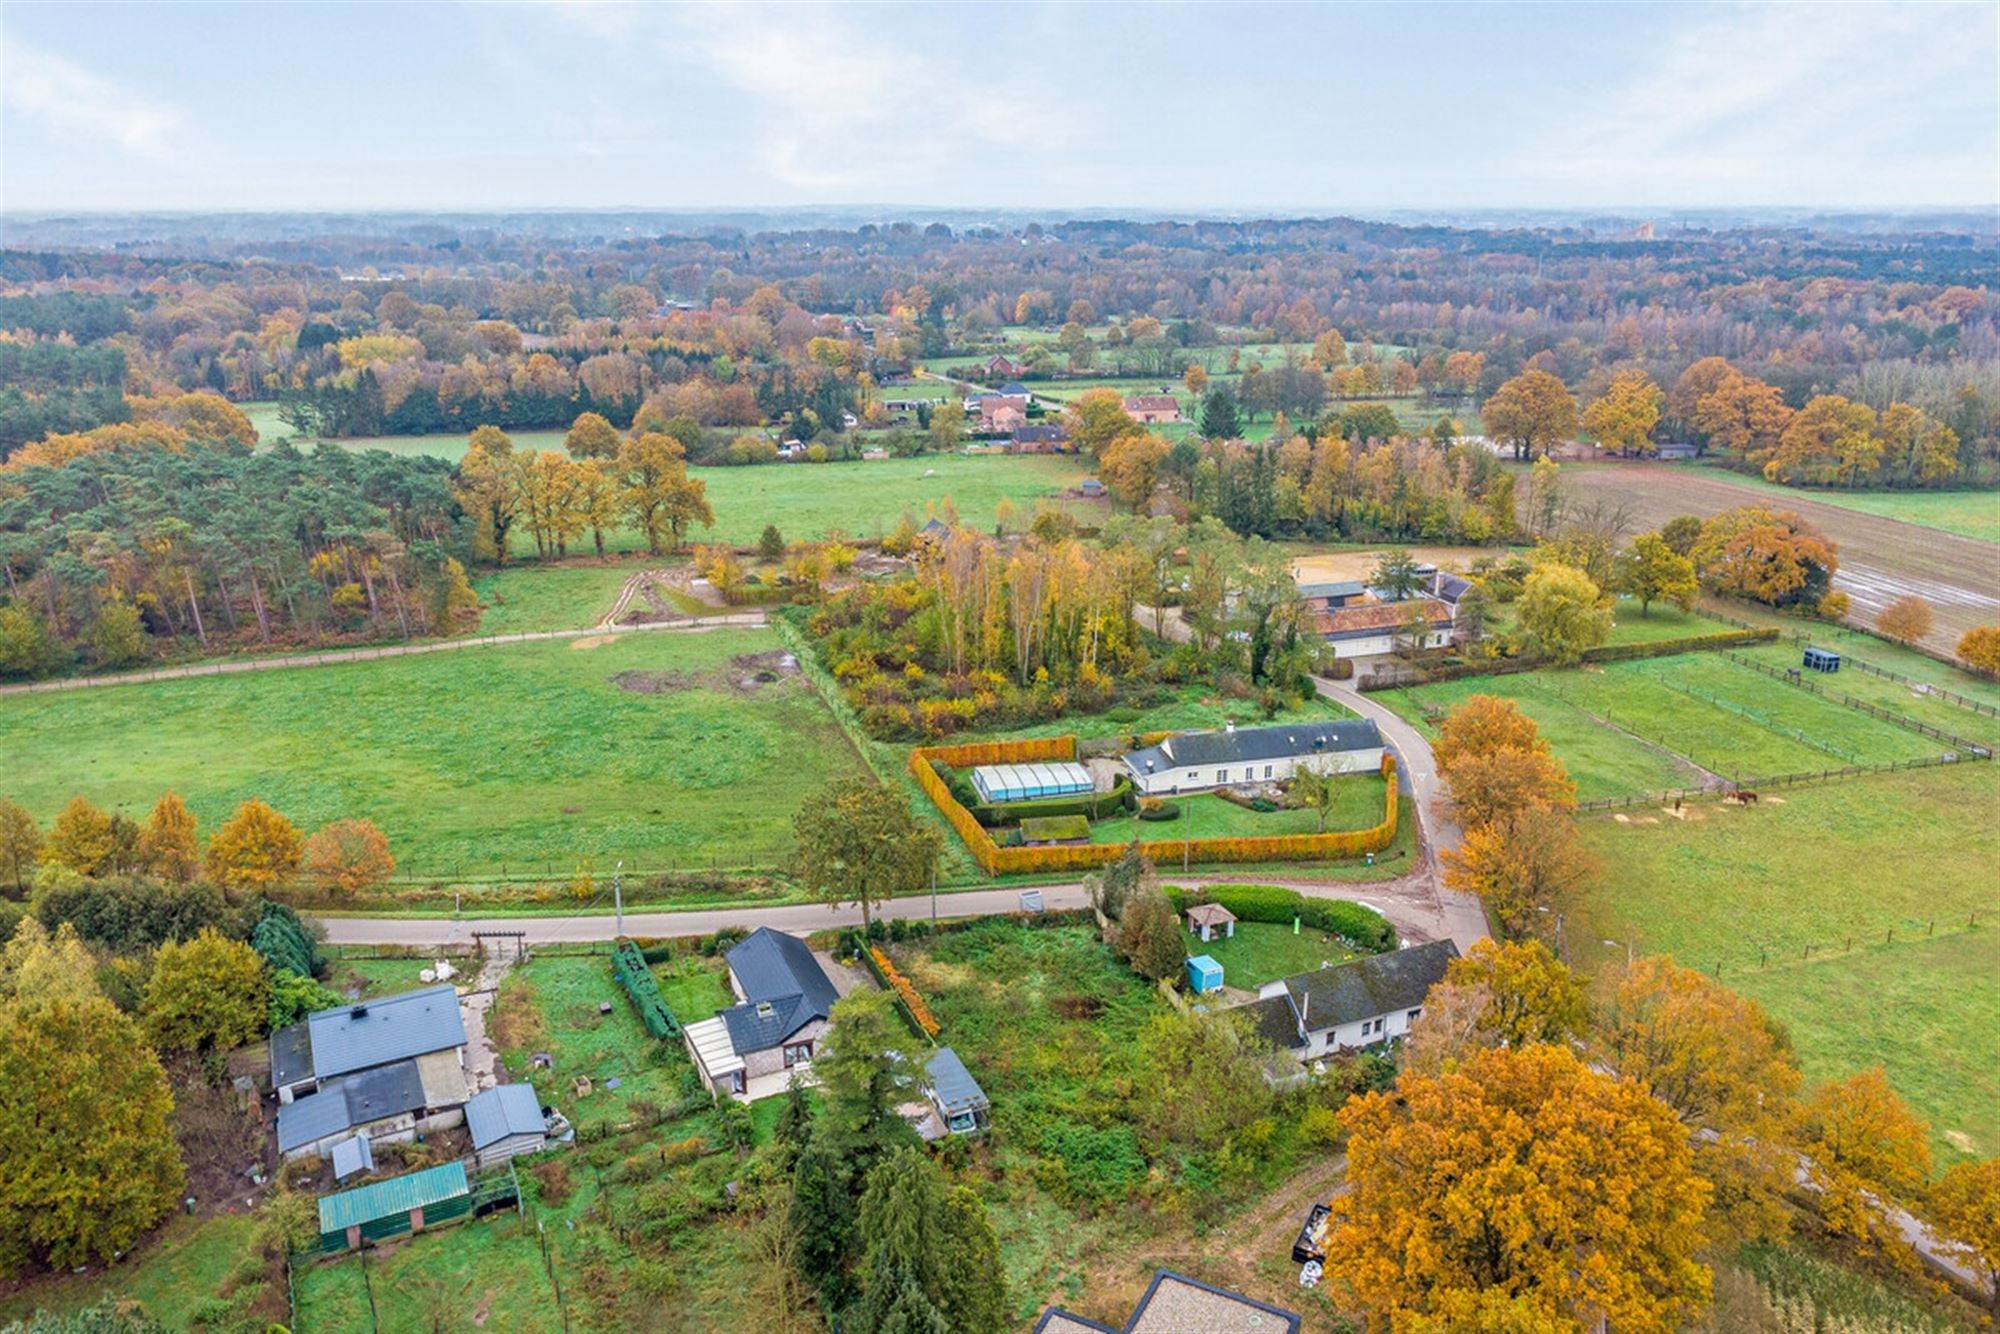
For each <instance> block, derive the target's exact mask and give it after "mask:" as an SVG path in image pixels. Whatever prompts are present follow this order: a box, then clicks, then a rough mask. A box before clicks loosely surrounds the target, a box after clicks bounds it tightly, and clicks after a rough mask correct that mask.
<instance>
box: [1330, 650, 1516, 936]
mask: <svg viewBox="0 0 2000 1334" xmlns="http://www.w3.org/2000/svg"><path fill="white" fill-rule="evenodd" d="M1313 682H1314V684H1315V685H1317V686H1318V687H1319V693H1320V694H1322V695H1324V696H1326V697H1327V698H1328V699H1330V700H1333V701H1335V702H1336V703H1338V704H1341V705H1343V706H1345V707H1346V708H1349V709H1352V710H1353V711H1354V712H1356V713H1358V714H1360V715H1361V716H1362V717H1363V718H1368V719H1372V720H1373V721H1374V723H1375V725H1376V726H1377V727H1378V728H1380V729H1381V730H1382V737H1383V739H1384V740H1386V741H1387V742H1388V743H1389V744H1390V746H1392V747H1393V748H1394V749H1395V751H1396V771H1397V776H1398V780H1399V781H1400V783H1401V785H1402V788H1403V791H1404V792H1406V793H1408V794H1409V796H1410V799H1411V800H1412V801H1413V802H1415V803H1416V807H1417V828H1418V830H1419V831H1420V832H1421V834H1422V835H1423V840H1422V841H1423V854H1422V855H1423V858H1424V860H1425V862H1426V863H1427V864H1428V866H1429V870H1430V874H1431V877H1432V880H1433V883H1434V884H1435V885H1436V889H1437V901H1438V905H1439V910H1440V911H1441V912H1442V913H1443V916H1444V921H1445V925H1446V929H1447V930H1448V931H1449V933H1450V935H1451V938H1452V939H1453V940H1455V941H1457V942H1458V948H1459V952H1460V953H1461V954H1462V953H1465V952H1466V951H1468V950H1470V949H1471V948H1472V946H1473V944H1474V943H1475V942H1477V941H1479V940H1482V939H1484V938H1485V936H1486V911H1485V909H1483V908H1482V907H1480V905H1479V900H1478V899H1476V898H1474V897H1473V896H1472V895H1470V894H1459V893H1456V892H1454V891H1452V890H1450V889H1447V888H1445V884H1444V876H1443V869H1444V868H1443V867H1442V865H1440V863H1439V861H1438V854H1439V853H1440V852H1444V851H1451V850H1456V849H1457V848H1458V846H1459V845H1460V844H1461V843H1463V842H1464V841H1465V836H1464V834H1463V832H1462V831H1460V829H1459V827H1458V826H1457V825H1456V824H1454V823H1452V821H1451V820H1450V819H1449V818H1448V817H1447V816H1446V815H1445V814H1444V812H1443V810H1442V809H1441V808H1440V805H1439V801H1438V798H1439V797H1440V796H1441V795H1442V794H1443V791H1444V780H1442V779H1440V778H1439V777H1438V772H1437V757H1436V756H1434V755H1432V754H1431V743H1430V742H1429V741H1428V740H1426V739H1425V738H1424V734H1423V733H1422V732H1419V731H1418V730H1417V729H1416V728H1414V727H1412V726H1410V725H1409V724H1408V723H1406V722H1404V721H1403V720H1402V719H1401V718H1399V717H1397V716H1396V714H1395V713H1394V712H1392V711H1391V710H1390V709H1388V708H1386V707H1385V706H1383V705H1382V704H1380V703H1378V702H1376V701H1375V700H1372V699H1370V698H1368V696H1366V695H1364V694H1362V693H1361V691H1360V690H1359V689H1358V688H1357V687H1356V686H1355V685H1354V683H1353V682H1351V681H1330V680H1328V679H1326V678H1325V677H1314V678H1313Z"/></svg>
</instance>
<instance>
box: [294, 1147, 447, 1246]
mask: <svg viewBox="0 0 2000 1334" xmlns="http://www.w3.org/2000/svg"><path fill="white" fill-rule="evenodd" d="M471 1212H472V1183H471V1182H469V1181H467V1180H466V1176H465V1164H464V1163H445V1164H444V1165H443V1166H441V1167H429V1168H425V1169H424V1170H423V1171H421V1172H412V1173H410V1174H409V1175H407V1176H400V1177H390V1178H389V1179H388V1180H387V1181H373V1182H370V1183H369V1184H367V1185H365V1186H356V1187H355V1188H354V1189H353V1190H343V1191H336V1192H335V1193H334V1194H332V1195H327V1196H323V1197H321V1199H320V1202H319V1245H320V1250H321V1251H323V1252H325V1253H326V1254H328V1255H331V1254H334V1253H335V1252H338V1251H352V1250H359V1249H360V1248H361V1246H362V1245H363V1244H365V1243H367V1242H371V1241H382V1240H385V1239H386V1238H389V1237H397V1236H401V1235H402V1234H403V1233H405V1232H421V1231H423V1230H424V1229H425V1228H427V1227H436V1226H437V1225H438V1224H439V1223H443V1222H447V1221H450V1220H452V1219H456V1218H464V1217H465V1216H466V1215H468V1214H470V1213H471Z"/></svg>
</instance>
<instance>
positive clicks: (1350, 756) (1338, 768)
mask: <svg viewBox="0 0 2000 1334" xmlns="http://www.w3.org/2000/svg"><path fill="white" fill-rule="evenodd" d="M1299 769H1312V770H1316V771H1317V772H1319V773H1326V774H1372V773H1380V772H1381V771H1382V747H1380V746H1370V747H1368V748H1366V749H1364V750H1335V751H1322V752H1320V753H1318V754H1314V755H1287V756H1281V757H1279V758H1277V759H1270V760H1258V761H1256V762H1255V763H1246V762H1244V761H1241V760H1238V761H1235V762H1233V763H1230V764H1201V765H1187V766H1184V767H1182V768H1177V769H1162V770H1160V771H1159V772H1157V773H1150V774H1142V773H1134V774H1133V775H1132V781H1133V783H1134V785H1135V786H1137V787H1138V789H1139V790H1140V791H1141V792H1144V793H1146V794H1147V795H1148V796H1157V795H1161V794H1170V793H1174V792H1206V791H1209V790H1211V789H1213V788H1218V787H1242V786H1245V785H1247V784H1250V783H1275V782H1277V781H1278V780H1280V779H1284V778H1290V777H1291V776H1292V774H1293V773H1294V772H1296V771H1297V770H1299Z"/></svg>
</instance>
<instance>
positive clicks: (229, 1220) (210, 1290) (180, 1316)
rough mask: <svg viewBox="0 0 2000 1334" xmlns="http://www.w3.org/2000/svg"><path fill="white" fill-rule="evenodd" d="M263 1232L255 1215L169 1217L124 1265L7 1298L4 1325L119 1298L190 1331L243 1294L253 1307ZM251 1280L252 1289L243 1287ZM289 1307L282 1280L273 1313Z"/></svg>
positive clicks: (1, 1306)
mask: <svg viewBox="0 0 2000 1334" xmlns="http://www.w3.org/2000/svg"><path fill="white" fill-rule="evenodd" d="M258 1231H259V1224H258V1222H257V1220H256V1219H255V1218H253V1217H252V1216H250V1215H249V1214H217V1215H214V1216H212V1217H209V1218H203V1219H193V1218H188V1217H186V1216H185V1215H182V1216H178V1217H169V1219H168V1221H167V1223H166V1225H165V1226H164V1227H163V1228H161V1229H160V1231H158V1232H157V1233H154V1234H153V1235H152V1236H150V1237H149V1238H147V1239H146V1240H145V1241H142V1242H141V1243H140V1244H139V1248H138V1250H137V1252H136V1253H135V1254H134V1255H132V1256H130V1257H128V1258H127V1259H126V1260H125V1261H124V1262H123V1263H121V1264H118V1265H115V1266H112V1267H110V1268H105V1267H103V1266H101V1265H93V1266H91V1267H90V1268H89V1269H88V1270H87V1271H85V1272H84V1273H81V1274H63V1275H61V1276H59V1277H51V1278H46V1279H43V1280H40V1281H38V1282H36V1283H34V1284H32V1285H30V1286H28V1287H26V1288H24V1289H22V1290H21V1291H19V1292H12V1293H5V1294H0V1322H5V1321H12V1320H17V1319H25V1318H27V1317H28V1316H30V1315H32V1314H33V1313H34V1312H35V1311H36V1310H43V1311H51V1312H68V1311H75V1310H78V1309H80V1308H83V1307H86V1306H91V1305H94V1304H95V1303H96V1302H97V1301H99V1300H100V1299H101V1298H103V1297H105V1296H106V1295H112V1296H117V1297H122V1298H130V1299H132V1300H134V1301H137V1302H139V1303H140V1304H142V1305H143V1306H144V1307H145V1308H146V1313H147V1314H148V1315H150V1316H152V1317H153V1318H154V1319H155V1320H158V1321H159V1322H160V1323H161V1324H162V1325H163V1326H165V1327H166V1328H168V1329H186V1328H187V1327H188V1326H189V1323H190V1318H191V1317H192V1316H193V1315H194V1314H195V1313H196V1311H197V1310H201V1309H205V1308H208V1307H210V1306H211V1304H213V1303H219V1304H221V1305H224V1306H227V1305H230V1304H231V1303H232V1302H234V1301H235V1300H237V1298H238V1296H239V1294H240V1297H241V1298H242V1299H244V1300H245V1301H248V1300H254V1293H255V1290H256V1289H257V1288H258V1287H259V1286H261V1283H262V1279H263V1273H264V1263H263V1259H262V1257H261V1256H260V1254H259V1252H258ZM239 1269H241V1270H242V1271H243V1273H242V1274H240V1275H239V1274H237V1272H236V1271H238V1270H239ZM252 1275H254V1276H255V1278H254V1280H253V1281H252V1282H249V1283H244V1282H242V1281H241V1280H242V1279H246V1278H250V1277H251V1276H252ZM284 1301H285V1292H284V1275H283V1274H282V1273H280V1274H279V1275H278V1290H277V1294H276V1307H275V1308H274V1309H275V1310H276V1311H277V1313H278V1315H279V1316H280V1317H282V1315H283V1313H284ZM300 1328H301V1329H305V1328H309V1326H305V1325H301V1326H300ZM325 1328H328V1329H333V1328H340V1327H339V1326H332V1325H329V1326H325Z"/></svg>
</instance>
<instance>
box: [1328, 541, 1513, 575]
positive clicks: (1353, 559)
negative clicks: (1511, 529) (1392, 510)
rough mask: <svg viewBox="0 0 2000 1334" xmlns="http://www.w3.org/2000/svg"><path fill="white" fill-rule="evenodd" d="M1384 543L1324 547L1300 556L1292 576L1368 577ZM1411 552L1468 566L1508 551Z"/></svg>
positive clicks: (1449, 565)
mask: <svg viewBox="0 0 2000 1334" xmlns="http://www.w3.org/2000/svg"><path fill="white" fill-rule="evenodd" d="M1387 550H1388V548H1387V547H1382V548H1380V549H1378V550H1375V551H1322V552H1315V553H1314V554H1312V555H1310V556H1299V557H1297V558H1295V559H1294V560H1293V561H1292V577H1293V578H1294V579H1297V580H1298V581H1299V582H1300V583H1302V584H1311V583H1338V582H1340V581H1341V580H1344V579H1366V578H1367V577H1368V576H1369V575H1371V574H1373V573H1375V567H1376V566H1377V565H1380V564H1381V563H1382V552H1384V551H1387ZM1410 554H1411V555H1412V556H1414V557H1416V558H1417V559H1418V560H1420V561H1426V562H1428V563H1430V564H1432V565H1436V566H1438V567H1439V568H1440V569H1446V570H1466V569H1470V568H1472V562H1474V561H1476V560H1479V559H1480V558H1481V557H1487V556H1497V555H1502V554H1504V553H1502V552H1499V551H1496V550H1495V549H1494V548H1492V547H1412V548H1411V549H1410Z"/></svg>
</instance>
